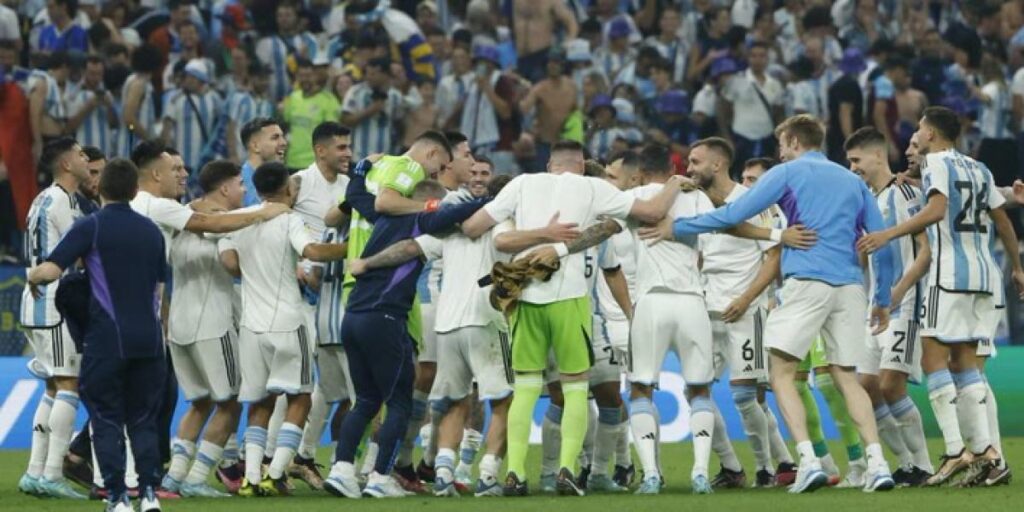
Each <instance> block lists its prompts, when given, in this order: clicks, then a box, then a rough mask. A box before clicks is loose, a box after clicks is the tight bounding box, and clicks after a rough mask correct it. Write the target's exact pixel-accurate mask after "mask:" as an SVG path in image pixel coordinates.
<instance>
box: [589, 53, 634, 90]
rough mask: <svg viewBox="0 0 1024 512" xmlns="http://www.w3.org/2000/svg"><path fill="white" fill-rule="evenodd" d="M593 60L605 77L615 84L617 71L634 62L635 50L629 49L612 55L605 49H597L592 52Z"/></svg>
mask: <svg viewBox="0 0 1024 512" xmlns="http://www.w3.org/2000/svg"><path fill="white" fill-rule="evenodd" d="M594 60H595V61H596V62H597V65H598V66H599V67H600V68H601V69H602V70H603V71H604V74H605V76H607V77H608V79H609V80H611V81H612V82H615V81H616V79H617V77H618V75H619V71H621V70H622V68H624V67H626V64H629V63H630V62H633V61H634V60H636V50H635V49H634V48H629V50H627V51H626V52H625V53H614V52H612V51H610V50H608V49H607V48H604V47H602V48H598V49H597V51H596V52H594Z"/></svg>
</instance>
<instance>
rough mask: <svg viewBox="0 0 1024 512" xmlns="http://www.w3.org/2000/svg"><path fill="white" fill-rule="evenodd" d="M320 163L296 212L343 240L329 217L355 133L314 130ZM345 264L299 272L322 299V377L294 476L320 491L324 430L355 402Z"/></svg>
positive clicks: (315, 229)
mask: <svg viewBox="0 0 1024 512" xmlns="http://www.w3.org/2000/svg"><path fill="white" fill-rule="evenodd" d="M312 139H313V140H312V146H313V153H314V155H315V158H316V159H315V161H314V162H313V164H312V165H310V166H309V167H307V168H306V169H303V170H301V171H299V172H297V173H295V174H294V175H293V176H292V181H294V182H295V189H296V191H295V195H296V199H295V206H294V209H295V212H296V213H298V214H299V216H300V217H302V220H303V222H305V224H306V227H307V229H309V231H310V235H311V236H312V237H313V238H314V239H316V240H320V241H323V242H326V243H335V242H340V241H341V240H342V239H343V234H341V233H339V232H338V230H337V229H335V228H328V227H327V226H326V225H325V224H324V215H326V214H327V211H328V210H330V209H332V208H333V207H334V205H336V204H337V202H338V200H339V199H343V198H344V197H345V189H346V188H347V187H348V182H349V179H348V175H347V174H348V166H349V162H350V161H351V159H352V147H351V135H350V132H349V129H348V128H346V127H344V126H342V125H340V124H338V123H336V122H333V121H328V122H326V123H321V124H320V125H319V126H317V127H316V128H314V129H313V137H312ZM342 268H343V267H342V264H341V262H329V263H327V264H326V265H317V264H313V263H311V262H306V261H304V262H302V263H300V265H299V272H300V273H301V275H302V276H303V279H304V280H305V282H306V283H307V285H308V288H309V290H310V291H311V292H312V293H313V294H315V295H316V305H315V306H314V307H313V309H314V310H315V311H314V316H315V322H314V323H313V326H314V327H315V329H314V330H315V332H316V342H317V349H316V352H317V355H316V364H317V370H318V373H319V376H320V378H319V379H318V380H317V383H316V387H315V388H314V390H313V395H312V398H311V400H312V405H311V407H310V411H309V418H308V421H307V422H306V425H305V427H304V428H303V432H302V442H301V445H300V447H299V452H298V454H296V456H295V460H294V464H293V465H292V467H291V468H289V471H288V472H289V475H290V476H295V477H298V478H301V479H302V480H303V481H305V482H306V483H307V484H309V486H310V487H312V488H314V489H322V488H323V478H322V477H321V476H320V471H319V470H318V469H317V467H316V463H315V461H314V458H315V455H316V448H317V447H318V446H319V445H320V437H321V435H322V434H323V432H324V427H325V426H326V422H327V414H328V413H329V412H330V409H331V408H332V407H333V405H334V404H335V403H340V406H339V407H340V409H341V410H342V411H344V410H345V409H346V408H347V407H348V405H349V404H350V403H351V402H350V400H351V399H352V386H351V379H350V378H349V370H348V361H347V359H346V357H345V351H344V350H343V349H342V346H341V319H342V317H343V315H344V304H343V303H342V301H341V290H342V288H341V278H342V277H343V275H344V274H343V273H342Z"/></svg>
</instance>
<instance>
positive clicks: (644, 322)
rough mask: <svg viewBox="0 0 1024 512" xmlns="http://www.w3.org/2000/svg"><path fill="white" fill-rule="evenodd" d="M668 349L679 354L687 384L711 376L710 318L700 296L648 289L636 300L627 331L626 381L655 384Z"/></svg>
mask: <svg viewBox="0 0 1024 512" xmlns="http://www.w3.org/2000/svg"><path fill="white" fill-rule="evenodd" d="M669 350H674V351H675V353H676V355H678V356H679V360H680V362H681V364H682V368H683V371H682V374H683V380H684V381H686V383H687V384H688V385H702V384H709V383H711V381H712V380H713V379H714V377H715V372H714V359H713V358H714V354H713V349H712V342H711V320H709V319H708V313H707V309H706V306H705V303H704V297H701V296H699V295H692V294H686V293H671V292H668V293H664V292H650V293H647V294H644V295H642V296H640V298H639V300H637V303H636V307H635V308H634V313H633V325H632V326H631V328H630V333H629V380H630V382H635V383H638V384H646V385H656V384H658V380H659V377H660V375H661V366H662V364H663V363H664V362H665V354H667V353H668V351H669Z"/></svg>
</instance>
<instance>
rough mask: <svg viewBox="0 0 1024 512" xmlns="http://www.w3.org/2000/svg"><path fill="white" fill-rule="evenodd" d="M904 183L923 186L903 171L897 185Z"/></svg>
mask: <svg viewBox="0 0 1024 512" xmlns="http://www.w3.org/2000/svg"><path fill="white" fill-rule="evenodd" d="M1017 181H1020V180H1017ZM904 183H909V184H911V185H913V186H915V187H920V186H921V180H919V179H916V178H911V177H910V176H907V173H905V172H901V173H899V174H897V175H896V186H897V187H898V186H900V185H902V184H904ZM1021 191H1022V192H1024V183H1022V184H1021Z"/></svg>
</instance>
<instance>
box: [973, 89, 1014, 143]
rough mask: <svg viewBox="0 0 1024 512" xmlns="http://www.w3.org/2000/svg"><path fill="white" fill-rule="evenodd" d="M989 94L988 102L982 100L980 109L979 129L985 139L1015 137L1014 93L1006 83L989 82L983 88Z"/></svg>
mask: <svg viewBox="0 0 1024 512" xmlns="http://www.w3.org/2000/svg"><path fill="white" fill-rule="evenodd" d="M981 92H982V94H984V95H985V96H988V99H989V101H988V103H984V102H982V104H981V107H980V108H979V109H978V129H979V130H980V131H981V138H983V139H1011V140H1012V139H1014V138H1016V134H1015V133H1014V131H1013V95H1012V94H1011V93H1010V89H1009V88H1007V87H1006V85H1004V84H1001V83H999V82H989V83H987V84H985V86H984V87H982V88H981Z"/></svg>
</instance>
